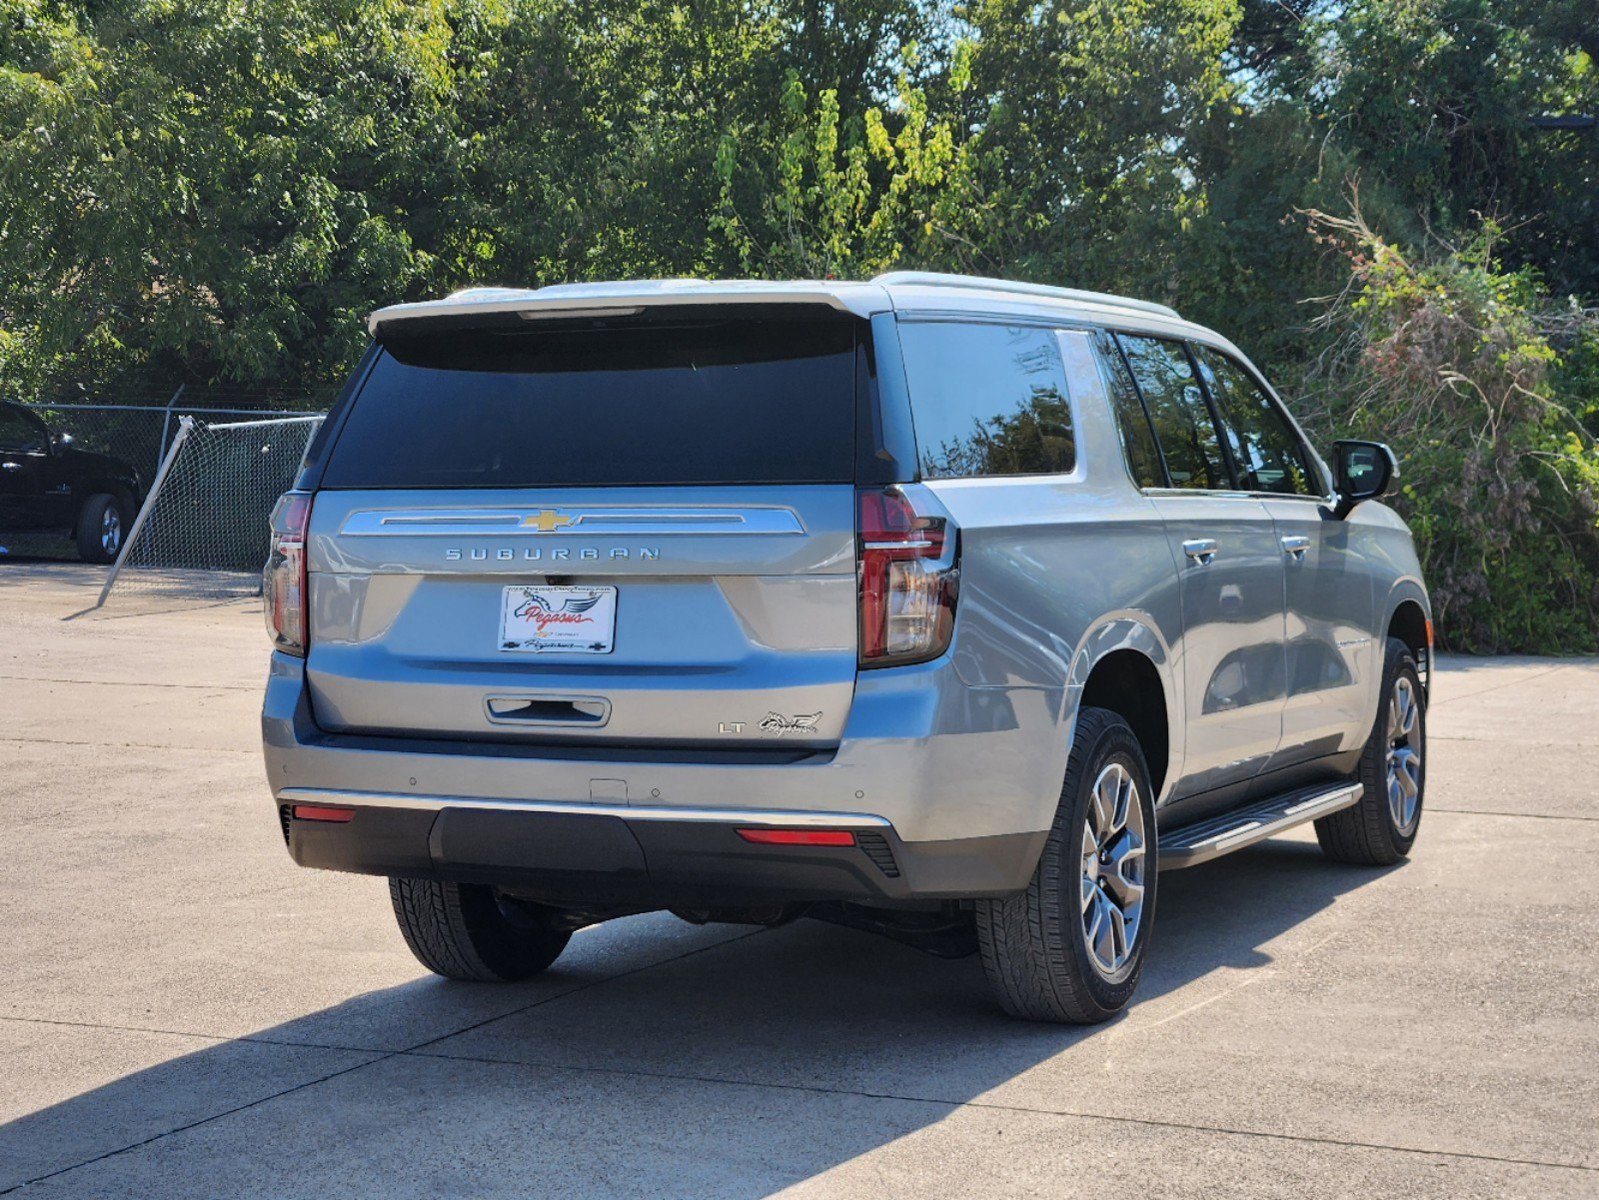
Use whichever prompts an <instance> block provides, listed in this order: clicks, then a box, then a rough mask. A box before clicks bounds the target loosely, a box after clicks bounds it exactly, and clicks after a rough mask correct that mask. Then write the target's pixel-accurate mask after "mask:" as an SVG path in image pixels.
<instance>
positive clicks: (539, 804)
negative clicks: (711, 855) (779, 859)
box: [277, 787, 893, 829]
mask: <svg viewBox="0 0 1599 1200" xmlns="http://www.w3.org/2000/svg"><path fill="white" fill-rule="evenodd" d="M277 800H278V803H279V804H321V805H327V806H329V807H333V808H408V809H417V810H421V811H423V812H442V811H444V810H445V809H474V808H475V809H491V810H494V811H496V812H526V813H554V814H558V815H561V816H583V815H587V816H600V817H623V818H625V819H627V820H630V821H692V822H700V823H704V824H715V825H759V826H770V827H773V828H788V827H791V826H802V827H807V828H809V827H815V826H823V827H826V828H828V829H842V828H850V827H858V828H863V829H891V828H893V823H892V822H890V821H889V820H888V818H887V817H879V816H876V815H874V814H872V813H851V812H836V813H834V812H806V811H791V812H785V811H779V810H776V809H768V808H694V807H683V808H678V807H674V806H669V805H663V804H640V805H631V804H603V803H598V802H596V803H592V804H585V803H583V802H582V801H580V800H506V799H500V798H496V797H484V796H428V795H415V794H406V793H398V792H349V791H341V790H338V789H333V788H293V787H291V788H284V789H283V790H282V791H280V792H278V794H277Z"/></svg>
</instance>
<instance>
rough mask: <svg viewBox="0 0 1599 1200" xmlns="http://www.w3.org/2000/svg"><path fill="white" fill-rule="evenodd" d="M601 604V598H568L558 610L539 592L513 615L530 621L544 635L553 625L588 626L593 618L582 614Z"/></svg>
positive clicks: (596, 596) (524, 602) (531, 596)
mask: <svg viewBox="0 0 1599 1200" xmlns="http://www.w3.org/2000/svg"><path fill="white" fill-rule="evenodd" d="M599 602H600V596H599V594H598V593H596V594H595V595H593V596H567V597H566V598H565V599H563V600H562V601H561V606H560V607H559V608H556V607H555V606H554V605H553V604H552V603H551V602H550V601H549V600H548V599H546V598H545V597H544V596H541V595H539V594H538V593H537V592H535V593H533V594H531V595H529V596H528V598H527V599H526V600H524V601H523V602H522V603H521V604H519V605H518V606H517V608H516V611H515V612H514V613H513V614H512V615H513V616H515V617H516V618H517V619H518V620H522V621H530V622H532V623H533V625H534V626H535V627H536V628H537V629H538V631H539V632H540V633H543V632H544V630H545V629H546V628H548V627H549V626H551V625H587V624H589V623H590V622H592V621H593V619H594V618H593V617H585V616H582V615H580V614H582V613H586V612H588V610H589V609H591V608H593V607H594V606H595V605H596V604H598V603H599Z"/></svg>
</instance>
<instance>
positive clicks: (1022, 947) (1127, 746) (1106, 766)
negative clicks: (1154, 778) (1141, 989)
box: [976, 708, 1159, 1025]
mask: <svg viewBox="0 0 1599 1200" xmlns="http://www.w3.org/2000/svg"><path fill="white" fill-rule="evenodd" d="M1158 878H1159V875H1158V873H1157V872H1156V869H1155V800H1154V792H1153V789H1152V788H1151V787H1150V782H1149V768H1148V766H1147V765H1146V764H1145V762H1144V752H1143V749H1142V748H1141V747H1140V746H1139V744H1138V739H1137V738H1136V737H1135V736H1134V735H1133V731H1132V730H1131V729H1130V728H1129V727H1128V725H1127V722H1126V721H1124V720H1122V718H1121V717H1120V716H1118V715H1117V714H1115V713H1113V712H1109V711H1107V710H1105V709H1100V708H1085V709H1083V710H1082V711H1081V712H1080V713H1078V716H1077V729H1076V733H1075V735H1074V736H1073V738H1072V752H1071V757H1070V758H1069V760H1068V761H1067V766H1066V779H1065V782H1064V784H1063V785H1062V787H1061V793H1060V805H1059V807H1058V808H1057V809H1056V812H1055V823H1054V826H1053V827H1052V828H1051V829H1050V833H1049V840H1048V841H1047V842H1046V843H1045V845H1044V852H1043V854H1042V855H1041V856H1040V858H1039V861H1038V866H1037V867H1036V868H1035V870H1034V871H1033V879H1032V883H1031V884H1029V886H1028V888H1027V891H1025V892H1024V893H1022V894H1021V895H1019V896H1010V897H1006V898H1005V899H1002V900H979V901H978V902H977V914H976V915H977V942H978V947H979V949H980V950H981V952H982V956H983V970H984V972H985V973H986V974H987V976H988V982H989V984H990V986H992V987H993V989H994V995H995V997H996V999H998V1001H999V1004H1000V1007H1001V1008H1003V1009H1004V1010H1005V1011H1006V1012H1007V1013H1009V1014H1010V1015H1011V1016H1013V1017H1024V1018H1026V1019H1028V1020H1032V1021H1055V1022H1069V1023H1071V1024H1077V1025H1090V1024H1094V1023H1096V1022H1099V1021H1103V1020H1106V1019H1107V1018H1109V1017H1112V1016H1114V1015H1115V1014H1116V1013H1117V1012H1119V1011H1120V1010H1121V1009H1122V1008H1123V1007H1124V1006H1125V1005H1126V1004H1127V1002H1128V1001H1129V1000H1130V999H1132V995H1133V991H1134V989H1135V988H1136V987H1137V986H1138V977H1139V975H1140V974H1141V973H1142V972H1143V969H1144V957H1145V955H1146V953H1147V951H1148V949H1149V937H1150V930H1151V927H1152V926H1153V925H1154V921H1155V885H1156V881H1157V880H1158ZM1107 960H1108V961H1107Z"/></svg>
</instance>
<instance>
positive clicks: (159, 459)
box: [100, 383, 189, 604]
mask: <svg viewBox="0 0 1599 1200" xmlns="http://www.w3.org/2000/svg"><path fill="white" fill-rule="evenodd" d="M188 386H189V385H188V384H186V383H180V384H178V390H177V391H175V392H173V393H172V399H170V400H168V401H167V415H166V416H164V417H162V418H161V449H160V450H159V451H157V452H156V456H155V468H156V470H157V471H160V470H161V464H162V463H164V462H165V461H166V459H167V430H168V429H169V428H170V427H171V425H172V406H173V405H174V404H176V403H177V402H178V400H179V398H180V397H181V396H182V395H183V389H184V388H186V387H188ZM100 603H102V604H104V603H105V597H103V596H102V597H101V598H100Z"/></svg>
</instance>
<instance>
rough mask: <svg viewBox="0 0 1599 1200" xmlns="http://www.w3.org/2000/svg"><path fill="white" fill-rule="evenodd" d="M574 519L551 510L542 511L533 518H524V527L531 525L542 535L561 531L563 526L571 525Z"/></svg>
mask: <svg viewBox="0 0 1599 1200" xmlns="http://www.w3.org/2000/svg"><path fill="white" fill-rule="evenodd" d="M571 523H572V518H571V517H568V516H564V515H563V514H561V513H558V512H551V511H550V510H549V509H547V508H546V509H542V510H541V511H539V512H537V513H535V514H534V515H533V516H531V517H523V518H522V524H523V525H531V526H532V527H533V528H534V529H537V530H538V531H539V532H540V533H549V532H550V530H552V529H559V528H560V527H561V526H563V525H570V524H571Z"/></svg>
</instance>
